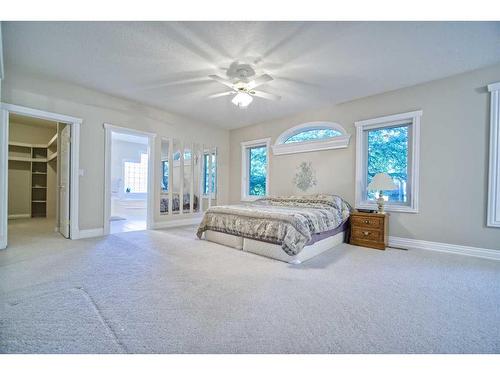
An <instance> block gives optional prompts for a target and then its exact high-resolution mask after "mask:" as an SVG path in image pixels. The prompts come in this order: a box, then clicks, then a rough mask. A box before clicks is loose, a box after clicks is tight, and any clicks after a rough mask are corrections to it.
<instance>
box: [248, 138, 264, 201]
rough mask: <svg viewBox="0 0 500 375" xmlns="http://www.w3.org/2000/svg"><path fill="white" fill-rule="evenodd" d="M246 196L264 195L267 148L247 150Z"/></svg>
mask: <svg viewBox="0 0 500 375" xmlns="http://www.w3.org/2000/svg"><path fill="white" fill-rule="evenodd" d="M248 164H249V166H248V167H249V168H248V182H249V184H248V185H249V186H248V195H259V196H264V195H266V175H267V148H266V146H259V147H251V148H249V149H248Z"/></svg>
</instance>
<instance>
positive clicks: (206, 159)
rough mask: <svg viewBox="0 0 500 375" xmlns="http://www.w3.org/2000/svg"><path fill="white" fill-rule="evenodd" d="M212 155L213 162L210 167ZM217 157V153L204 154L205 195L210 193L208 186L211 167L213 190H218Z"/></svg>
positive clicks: (213, 191)
mask: <svg viewBox="0 0 500 375" xmlns="http://www.w3.org/2000/svg"><path fill="white" fill-rule="evenodd" d="M210 155H212V164H211V167H210ZM216 158H217V156H216V155H215V154H213V153H212V154H210V153H208V154H207V153H205V154H203V195H208V187H209V181H210V169H212V187H211V190H210V191H211V192H212V193H216V192H217V190H216V189H217V170H216V165H217V162H216Z"/></svg>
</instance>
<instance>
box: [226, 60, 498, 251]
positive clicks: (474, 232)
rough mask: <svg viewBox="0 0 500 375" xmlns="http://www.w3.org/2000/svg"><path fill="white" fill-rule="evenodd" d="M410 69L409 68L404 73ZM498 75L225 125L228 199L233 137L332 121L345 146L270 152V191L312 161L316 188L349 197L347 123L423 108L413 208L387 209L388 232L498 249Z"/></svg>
mask: <svg viewBox="0 0 500 375" xmlns="http://www.w3.org/2000/svg"><path fill="white" fill-rule="evenodd" d="M410 74H411V72H410ZM498 81H500V65H495V66H492V67H488V68H485V69H481V70H477V71H473V72H469V73H466V74H461V75H458V76H454V77H450V78H446V79H442V80H438V81H433V82H430V83H426V84H422V85H418V86H414V87H410V88H406V89H401V90H396V91H392V92H387V93H384V94H380V95H375V96H372V97H367V98H363V99H359V100H354V101H351V102H347V103H344V104H339V105H332V106H329V107H325V108H320V109H318V110H315V111H309V112H306V113H301V114H298V115H295V116H292V117H288V118H284V119H279V120H275V121H269V122H266V123H261V124H257V125H254V126H249V127H245V128H241V129H236V130H233V131H231V132H230V144H231V146H230V197H229V199H230V202H232V203H236V202H239V200H240V186H241V182H240V181H241V149H240V142H242V141H249V140H253V139H259V138H264V137H271V138H272V143H274V141H275V140H276V138H277V137H278V136H279V135H280V134H281V133H282V132H283V131H284V130H286V129H288V128H290V127H292V126H295V125H298V124H301V123H304V122H309V121H321V120H324V121H333V122H337V123H340V124H341V125H342V126H343V127H344V128H346V130H347V131H348V132H349V133H350V134H351V135H352V137H351V142H350V144H349V147H348V148H347V149H338V150H329V151H319V152H311V153H302V154H295V155H280V156H273V155H272V152H271V155H270V160H269V164H270V166H269V168H270V193H271V195H277V194H290V193H293V192H294V188H293V186H292V182H291V181H292V177H293V174H294V173H295V168H296V167H297V166H298V165H299V163H300V162H301V161H310V162H312V165H313V168H315V170H316V174H317V179H318V187H317V189H316V190H317V191H322V192H331V193H336V194H339V195H341V196H343V197H344V198H345V199H346V200H347V201H349V202H350V203H351V204H354V181H355V128H354V122H355V121H358V120H363V119H369V118H374V117H379V116H384V115H390V114H395V113H401V112H407V111H413V110H419V109H422V110H423V117H422V123H421V157H420V212H419V213H418V214H409V213H392V214H391V218H390V235H391V236H398V237H406V238H414V239H419V240H427V241H436V242H445V243H452V244H460V245H468V246H476V247H483V248H491V249H499V250H500V229H498V228H487V227H486V226H485V222H486V198H487V178H488V176H487V167H488V164H487V163H488V162H487V157H488V131H489V94H488V92H487V90H486V85H487V84H489V83H492V82H498Z"/></svg>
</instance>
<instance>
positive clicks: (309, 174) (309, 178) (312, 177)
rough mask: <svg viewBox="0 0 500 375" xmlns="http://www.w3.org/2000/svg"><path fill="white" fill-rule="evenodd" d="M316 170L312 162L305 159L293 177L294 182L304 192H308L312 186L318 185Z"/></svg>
mask: <svg viewBox="0 0 500 375" xmlns="http://www.w3.org/2000/svg"><path fill="white" fill-rule="evenodd" d="M317 183H318V181H317V180H316V172H315V171H314V168H313V167H312V163H311V162H309V163H307V162H305V161H303V162H302V163H300V165H299V166H298V167H297V173H295V176H294V177H293V184H294V185H295V186H296V187H297V188H298V189H299V190H300V191H302V192H306V191H307V190H309V189H310V188H312V187H314V186H316V184H317Z"/></svg>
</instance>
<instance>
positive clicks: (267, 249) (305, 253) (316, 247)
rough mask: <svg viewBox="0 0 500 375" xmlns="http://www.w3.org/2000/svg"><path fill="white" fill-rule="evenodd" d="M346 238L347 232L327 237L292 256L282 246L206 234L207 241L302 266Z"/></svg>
mask: <svg viewBox="0 0 500 375" xmlns="http://www.w3.org/2000/svg"><path fill="white" fill-rule="evenodd" d="M344 237H345V232H339V233H337V234H336V235H334V236H331V237H327V238H325V239H323V240H321V241H318V242H316V243H314V244H312V245H309V246H305V247H304V249H302V251H301V252H300V253H298V254H297V255H294V256H290V255H288V254H287V253H285V252H284V251H283V249H282V248H281V246H280V245H274V244H271V243H267V242H262V241H256V240H251V239H248V238H243V237H238V236H233V235H231V234H225V233H220V232H214V231H211V230H207V231H206V232H205V239H206V240H208V241H211V242H216V243H218V244H221V245H224V246H229V247H233V248H235V249H238V250H243V251H247V252H249V253H254V254H258V255H262V256H265V257H268V258H272V259H277V260H281V261H283V262H287V263H291V264H300V263H302V262H305V261H306V260H309V259H311V258H312V257H315V256H316V255H319V254H321V253H323V252H325V251H327V250H329V249H331V248H333V247H335V246H337V245H340V244H341V243H342V242H344Z"/></svg>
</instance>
